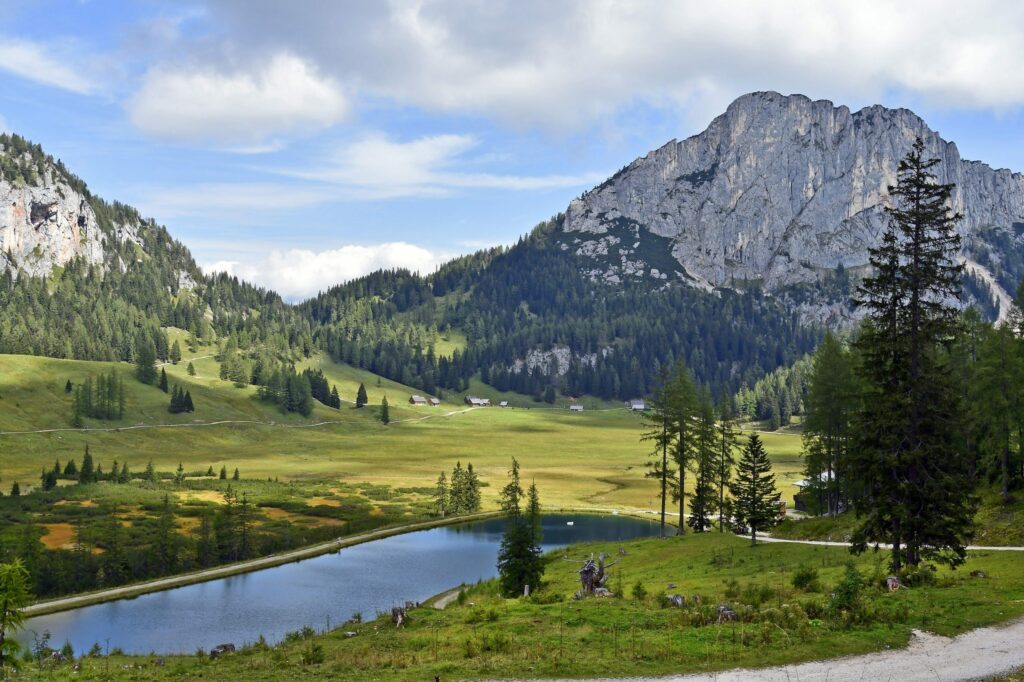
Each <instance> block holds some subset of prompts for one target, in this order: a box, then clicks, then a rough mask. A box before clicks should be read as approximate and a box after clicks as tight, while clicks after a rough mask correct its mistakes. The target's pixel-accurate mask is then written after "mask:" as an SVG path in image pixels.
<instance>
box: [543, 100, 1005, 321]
mask: <svg viewBox="0 0 1024 682" xmlns="http://www.w3.org/2000/svg"><path fill="white" fill-rule="evenodd" d="M918 136H920V137H921V138H922V139H923V140H924V142H925V145H926V148H927V151H928V153H929V154H930V155H931V156H934V157H937V158H939V159H941V163H940V164H939V165H938V166H937V174H938V175H939V177H940V179H941V181H942V182H951V183H955V184H956V192H955V194H954V197H953V201H954V206H953V208H954V209H955V210H957V211H960V212H962V213H963V214H964V220H963V222H962V224H961V228H960V229H961V231H962V236H963V238H964V242H963V243H964V254H963V256H964V258H965V259H968V258H969V259H970V260H971V261H972V263H971V265H972V268H974V269H975V270H976V276H977V277H978V281H979V282H982V283H983V284H984V286H988V287H989V288H990V293H991V295H992V296H991V297H992V298H993V299H994V300H1003V301H1005V298H1006V295H1007V293H1008V292H1009V293H1012V292H1013V290H1014V289H1015V287H1016V283H1017V282H1018V281H1019V280H1020V278H1021V276H1022V275H1024V258H1022V254H1024V238H1022V233H1024V176H1022V175H1020V174H1018V173H1011V172H1010V171H1008V170H994V169H992V168H990V167H989V166H987V165H985V164H984V163H980V162H976V161H965V160H963V159H961V158H960V154H959V152H958V151H957V148H956V145H955V144H953V143H952V142H947V141H946V140H943V139H942V138H941V137H940V136H939V134H938V133H936V132H935V131H933V130H931V129H930V128H929V127H928V126H927V125H926V124H925V122H924V121H923V120H921V118H919V117H918V116H917V115H916V114H914V113H913V112H911V111H908V110H906V109H887V108H885V107H881V106H872V107H868V108H865V109H862V110H860V111H857V112H851V111H850V110H849V109H848V108H846V107H844V106H839V107H836V106H834V105H833V104H832V103H831V102H828V101H812V100H810V99H808V98H807V97H803V96H800V95H794V96H783V95H780V94H778V93H773V92H759V93H753V94H750V95H745V96H743V97H741V98H739V99H738V100H736V101H735V102H733V103H732V104H731V105H730V106H729V108H728V110H727V111H726V112H725V113H724V114H722V115H721V116H719V117H717V118H716V119H715V120H714V121H713V122H712V123H711V125H710V126H709V127H708V128H707V130H705V131H704V132H702V133H700V134H699V135H696V136H694V137H691V138H689V139H686V140H683V141H682V142H677V141H675V140H673V141H671V142H669V143H668V144H666V145H665V146H663V147H661V148H660V149H657V150H655V151H652V152H651V153H649V154H647V155H646V156H644V157H643V158H640V159H637V160H636V161H634V162H633V163H631V164H629V165H628V166H627V167H625V168H624V169H622V170H621V171H620V172H618V173H617V174H615V175H614V176H613V177H611V178H610V179H608V180H607V181H606V182H604V183H603V184H602V185H600V186H598V187H596V188H595V189H593V190H591V191H590V192H587V193H586V194H585V195H583V196H582V197H581V198H579V199H576V200H574V201H573V202H572V203H571V204H570V205H569V208H568V210H567V212H566V216H565V222H564V227H563V232H562V233H561V234H560V235H558V236H557V239H558V240H559V241H560V242H561V248H562V249H564V250H570V249H571V250H573V251H574V252H575V253H577V254H578V255H580V256H582V257H584V259H585V260H586V261H588V262H592V263H593V266H587V268H586V269H587V271H588V272H589V273H590V274H591V276H592V277H595V278H603V279H605V280H607V281H611V282H616V281H620V280H621V279H623V278H626V277H634V278H636V277H641V278H649V279H651V280H652V284H655V283H657V282H662V281H663V278H664V276H665V275H666V273H670V276H671V278H672V279H673V280H677V279H679V278H681V279H683V280H684V281H686V282H688V283H689V284H691V285H695V286H701V287H704V288H712V287H735V286H742V285H744V284H749V283H758V284H760V285H761V286H762V287H763V288H764V289H765V290H766V291H769V292H773V291H779V290H782V289H785V288H786V287H788V286H790V285H798V284H802V283H808V282H815V281H818V280H820V279H821V278H822V277H824V276H828V275H829V274H831V273H834V272H835V271H836V268H837V267H838V266H840V265H842V266H843V269H845V271H846V272H847V273H854V274H856V273H858V272H863V271H864V269H865V266H866V265H867V260H868V248H869V247H871V246H874V245H875V244H877V243H878V241H879V238H880V235H881V233H882V230H883V228H884V226H885V223H886V215H885V212H884V210H883V209H884V206H885V205H886V202H887V201H888V196H887V191H886V188H887V186H888V185H890V184H893V183H894V182H895V178H896V169H897V166H898V164H899V161H900V159H901V158H903V156H905V154H906V152H907V151H908V150H909V148H910V146H911V144H912V143H913V141H914V139H915V138H916V137H918ZM666 251H667V253H666ZM833 312H834V311H833Z"/></svg>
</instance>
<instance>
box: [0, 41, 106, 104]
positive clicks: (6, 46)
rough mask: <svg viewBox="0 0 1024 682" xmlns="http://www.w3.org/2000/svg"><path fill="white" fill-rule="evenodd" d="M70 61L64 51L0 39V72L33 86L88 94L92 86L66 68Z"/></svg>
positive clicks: (89, 82) (38, 44)
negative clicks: (46, 86) (16, 77)
mask: <svg viewBox="0 0 1024 682" xmlns="http://www.w3.org/2000/svg"><path fill="white" fill-rule="evenodd" d="M68 63H75V62H72V61H71V60H70V59H69V58H68V55H67V54H66V52H65V51H64V50H57V49H54V48H53V47H52V46H49V45H43V44H40V43H35V42H31V41H28V40H21V39H19V38H12V37H10V36H0V70H3V71H8V72H10V73H13V74H14V75H16V76H20V77H21V78H25V79H27V80H30V81H35V82H36V83H41V84H43V85H49V86H52V87H55V88H60V89H61V90H70V91H71V92H76V93H79V94H88V93H90V92H92V91H93V90H94V84H93V83H92V82H91V81H90V80H89V79H88V78H86V77H85V76H83V75H82V74H81V73H78V72H77V71H76V70H75V69H73V68H71V67H69V66H68Z"/></svg>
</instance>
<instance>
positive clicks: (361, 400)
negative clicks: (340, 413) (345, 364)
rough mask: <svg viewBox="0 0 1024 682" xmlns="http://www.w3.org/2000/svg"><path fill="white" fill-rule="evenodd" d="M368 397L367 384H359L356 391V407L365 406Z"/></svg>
mask: <svg viewBox="0 0 1024 682" xmlns="http://www.w3.org/2000/svg"><path fill="white" fill-rule="evenodd" d="M367 401H368V398H367V397H366V386H364V385H363V384H362V383H360V384H359V390H358V391H356V407H363V406H365V405H366V403H367Z"/></svg>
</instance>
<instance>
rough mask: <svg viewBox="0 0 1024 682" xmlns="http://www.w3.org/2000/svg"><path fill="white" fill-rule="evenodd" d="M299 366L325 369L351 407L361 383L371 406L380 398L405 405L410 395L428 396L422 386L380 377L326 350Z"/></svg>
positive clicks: (393, 404) (345, 401) (326, 374)
mask: <svg viewBox="0 0 1024 682" xmlns="http://www.w3.org/2000/svg"><path fill="white" fill-rule="evenodd" d="M297 367H298V369H299V370H303V369H306V368H307V367H308V368H312V369H317V368H319V369H320V370H322V371H323V373H324V376H325V377H327V382H328V383H329V384H332V385H336V386H337V387H338V395H340V396H341V399H342V401H344V404H346V405H348V406H349V407H351V406H352V404H353V403H355V401H356V393H357V392H358V390H359V384H363V386H365V387H366V396H367V399H368V400H369V402H370V404H371V405H376V404H379V403H380V401H381V399H382V398H383V397H384V396H387V398H388V405H389V406H390V407H402V406H404V405H406V404H408V401H409V396H411V395H413V394H416V395H426V394H425V393H424V392H423V391H422V390H420V389H416V388H411V387H409V386H405V385H404V384H400V383H398V382H397V381H392V380H390V379H385V378H383V377H379V376H377V375H376V374H374V373H373V372H369V371H367V370H365V369H357V368H355V367H352V366H351V365H345V364H342V363H339V362H334V361H333V360H331V359H330V358H329V357H327V356H326V355H324V354H323V353H317V354H315V355H314V356H313V357H311V358H309V359H308V360H304V361H303V362H300V363H298V365H297ZM378 383H379V384H380V385H379V386H378Z"/></svg>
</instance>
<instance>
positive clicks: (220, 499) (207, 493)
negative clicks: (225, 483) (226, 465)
mask: <svg viewBox="0 0 1024 682" xmlns="http://www.w3.org/2000/svg"><path fill="white" fill-rule="evenodd" d="M174 494H175V495H177V497H178V499H180V500H181V501H183V502H213V503H214V504H224V494H223V493H220V492H218V491H216V490H179V491H177V492H175V493H174Z"/></svg>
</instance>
